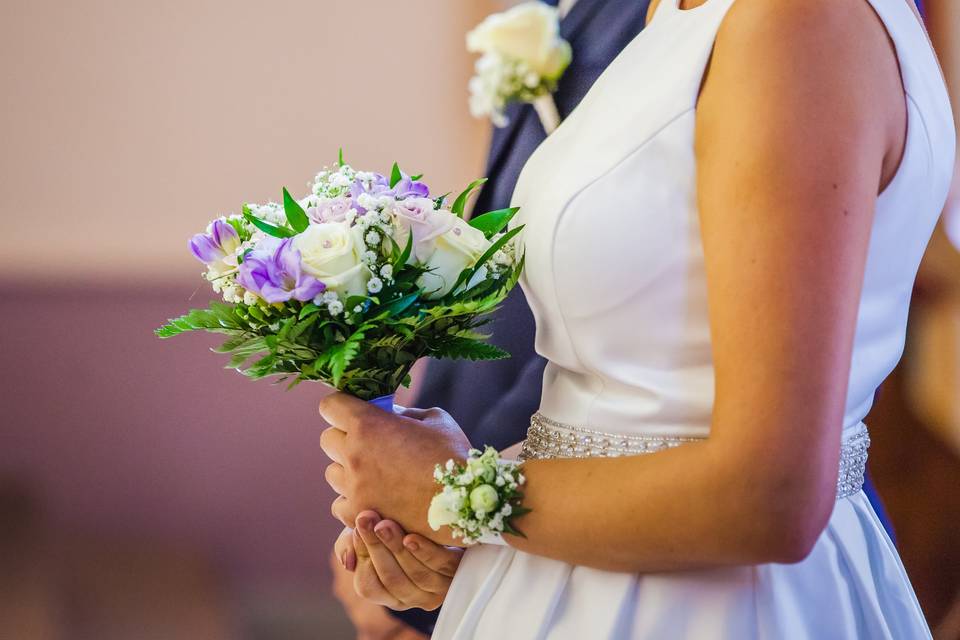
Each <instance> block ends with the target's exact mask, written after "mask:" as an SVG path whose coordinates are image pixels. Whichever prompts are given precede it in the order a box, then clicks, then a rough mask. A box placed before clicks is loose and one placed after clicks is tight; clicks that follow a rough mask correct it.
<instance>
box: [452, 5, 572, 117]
mask: <svg viewBox="0 0 960 640" xmlns="http://www.w3.org/2000/svg"><path fill="white" fill-rule="evenodd" d="M467 49H468V50H469V51H470V52H472V53H479V54H481V57H480V59H479V60H477V63H476V74H475V75H474V76H473V78H471V79H470V112H471V113H472V114H473V115H474V116H476V117H478V118H479V117H489V118H490V120H491V121H492V122H493V124H494V125H496V126H498V127H503V126H506V124H507V119H506V116H505V115H504V109H505V108H506V106H507V105H508V104H510V103H511V102H518V101H519V102H529V103H531V104H533V106H534V108H535V109H536V110H537V115H539V116H540V121H541V122H542V123H543V128H544V129H545V130H546V132H547V133H548V134H550V133H552V132H553V130H554V129H556V128H557V126H558V125H559V124H560V114H559V113H558V111H557V106H556V103H554V101H553V96H552V94H553V92H554V90H556V87H557V82H558V81H559V80H560V77H561V76H562V75H563V72H564V71H566V69H567V67H568V66H569V65H570V61H571V59H572V58H573V55H572V52H571V49H570V44H569V43H568V42H567V41H566V40H564V39H563V38H561V37H560V17H559V14H558V12H557V9H556V8H555V7H551V6H548V5H546V4H544V3H542V2H524V3H523V4H519V5H517V6H515V7H513V8H512V9H509V10H507V11H504V12H503V13H496V14H493V15H491V16H488V17H487V18H486V19H485V20H484V21H483V22H481V23H480V24H479V25H478V26H477V27H476V28H475V29H474V30H473V31H471V32H470V33H468V34H467Z"/></svg>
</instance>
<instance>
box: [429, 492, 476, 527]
mask: <svg viewBox="0 0 960 640" xmlns="http://www.w3.org/2000/svg"><path fill="white" fill-rule="evenodd" d="M465 502H466V500H465V498H464V497H463V495H462V494H461V493H460V492H458V491H456V490H454V489H450V488H449V487H448V488H445V489H444V490H443V491H442V492H440V493H438V494H437V495H435V496H433V500H431V501H430V509H429V511H427V523H428V524H429V525H430V528H431V529H433V530H434V531H439V530H440V527H442V526H445V525H451V524H456V523H457V522H458V521H459V520H460V510H461V509H463V506H464V504H465Z"/></svg>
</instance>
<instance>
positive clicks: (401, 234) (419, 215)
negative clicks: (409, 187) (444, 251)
mask: <svg viewBox="0 0 960 640" xmlns="http://www.w3.org/2000/svg"><path fill="white" fill-rule="evenodd" d="M389 213H390V214H391V215H392V216H393V226H394V229H395V232H394V239H395V240H396V241H397V243H398V244H399V245H400V246H401V247H405V246H406V245H407V241H408V238H409V237H410V234H411V233H412V234H413V251H412V252H411V254H410V261H411V262H426V261H427V260H429V259H430V256H431V255H433V252H434V250H435V249H436V246H437V238H439V237H440V236H442V235H443V234H444V233H446V232H447V231H449V230H450V229H452V228H453V226H454V224H455V222H456V220H459V218H457V216H455V215H453V214H452V213H450V212H449V211H437V210H435V209H434V203H433V200H431V199H430V198H407V199H406V200H403V201H400V202H396V203H394V204H393V205H391V207H390V210H389Z"/></svg>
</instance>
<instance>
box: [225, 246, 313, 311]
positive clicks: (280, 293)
mask: <svg viewBox="0 0 960 640" xmlns="http://www.w3.org/2000/svg"><path fill="white" fill-rule="evenodd" d="M271 240H272V239H271ZM271 240H267V241H264V242H262V243H261V248H259V249H256V250H254V251H251V252H250V253H248V254H247V255H246V257H245V258H244V259H243V262H242V263H241V264H240V270H239V271H238V272H237V282H238V283H240V286H242V287H243V288H244V289H246V290H247V291H251V292H253V293H255V294H257V295H258V296H260V297H261V298H263V299H264V300H266V301H267V302H269V303H271V304H272V303H276V302H286V301H287V300H290V299H293V300H300V301H301V302H307V301H308V300H313V299H314V298H315V297H316V296H317V295H318V294H320V293H323V290H324V289H326V288H327V287H326V285H325V284H323V283H322V282H320V281H319V280H317V279H316V278H314V277H313V276H311V275H309V274H307V273H305V272H304V271H303V268H302V266H301V264H300V252H299V251H298V250H297V249H295V248H294V247H293V238H285V239H284V240H283V241H281V242H272V241H271Z"/></svg>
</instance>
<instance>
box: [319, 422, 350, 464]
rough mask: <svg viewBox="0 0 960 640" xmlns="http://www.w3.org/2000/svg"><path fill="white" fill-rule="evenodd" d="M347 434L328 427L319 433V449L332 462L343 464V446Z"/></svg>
mask: <svg viewBox="0 0 960 640" xmlns="http://www.w3.org/2000/svg"><path fill="white" fill-rule="evenodd" d="M346 437H347V434H346V433H344V432H343V431H341V430H340V429H335V428H334V427H329V428H327V429H324V430H323V431H322V432H321V433H320V448H321V449H323V452H324V453H325V454H327V457H328V458H330V459H331V460H333V461H334V462H339V463H340V464H343V444H344V442H343V441H344V439H345V438H346Z"/></svg>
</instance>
